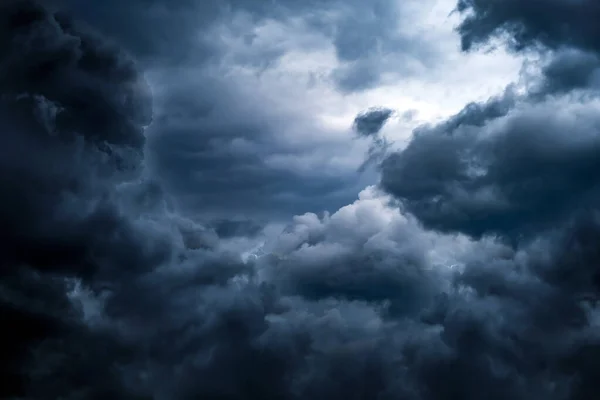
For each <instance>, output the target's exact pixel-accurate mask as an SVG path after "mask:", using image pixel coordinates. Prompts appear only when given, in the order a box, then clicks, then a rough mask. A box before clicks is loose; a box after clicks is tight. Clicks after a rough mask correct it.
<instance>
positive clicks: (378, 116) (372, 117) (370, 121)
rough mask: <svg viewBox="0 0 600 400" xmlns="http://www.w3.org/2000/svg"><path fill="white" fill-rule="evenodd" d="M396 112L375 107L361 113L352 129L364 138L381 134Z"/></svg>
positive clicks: (355, 119)
mask: <svg viewBox="0 0 600 400" xmlns="http://www.w3.org/2000/svg"><path fill="white" fill-rule="evenodd" d="M393 112H394V110H390V109H389V108H384V107H380V108H377V107H374V108H371V109H368V110H367V111H364V112H362V113H360V114H359V115H357V116H356V118H354V123H353V125H352V127H353V128H354V130H355V131H356V132H357V133H358V134H359V135H362V136H371V135H376V134H377V133H379V131H380V130H381V128H383V126H384V125H385V123H386V122H387V121H388V119H389V118H390V117H391V116H392V113H393Z"/></svg>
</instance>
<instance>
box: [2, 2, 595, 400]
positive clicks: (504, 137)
mask: <svg viewBox="0 0 600 400" xmlns="http://www.w3.org/2000/svg"><path fill="white" fill-rule="evenodd" d="M182 4H183V3H182ZM249 4H250V3H249ZM256 4H257V6H258V5H259V4H258V3H256ZM261 4H262V3H261ZM482 4H483V3H482ZM2 7H3V9H2V11H3V12H2V13H0V29H1V30H2V32H4V35H3V36H2V43H3V44H2V46H5V47H3V48H6V49H9V50H10V51H8V52H7V57H6V58H5V59H6V60H8V61H7V63H6V64H4V61H2V62H0V66H1V68H2V69H3V71H7V73H8V74H10V76H7V77H6V79H4V80H3V81H2V84H1V85H0V91H1V94H2V103H0V106H1V112H0V129H1V131H2V138H1V139H0V140H1V141H2V146H0V149H1V150H0V151H1V152H2V154H1V155H2V156H1V157H0V176H1V180H0V184H1V185H2V186H1V187H2V189H3V197H2V207H1V209H0V223H1V224H2V229H3V230H2V231H3V240H2V242H0V243H1V244H0V245H1V246H2V248H1V250H2V251H1V252H0V253H1V254H2V256H1V258H0V262H1V266H2V269H1V272H2V280H1V283H0V311H1V312H0V320H1V322H2V323H1V326H2V327H3V328H5V327H7V326H8V327H10V330H9V331H8V333H9V334H10V336H9V337H7V338H5V340H4V341H3V342H2V345H1V348H0V350H1V351H0V366H1V368H2V373H3V374H5V378H8V381H9V382H10V383H11V384H10V385H3V386H2V387H1V388H0V390H1V391H2V393H0V397H2V398H27V399H47V398H63V399H81V398H113V399H158V400H161V399H191V398H208V399H273V400H276V399H277V400H279V399H290V400H292V399H295V400H300V399H374V398H376V399H398V398H403V399H414V400H447V399H466V400H476V399H481V398H486V399H497V400H504V399H523V400H525V399H527V400H529V399H545V400H546V399H549V400H567V399H578V400H588V399H589V400H592V399H596V398H597V397H598V389H597V388H596V374H597V370H598V360H599V358H598V357H597V355H598V349H599V348H600V347H599V346H600V336H599V335H598V332H599V331H598V323H599V321H600V319H599V314H598V306H597V301H598V294H599V292H600V272H599V271H598V268H597V265H598V262H599V256H600V253H599V251H598V242H599V239H600V219H599V218H600V216H599V214H598V211H597V206H596V200H597V195H596V194H597V186H598V185H597V183H596V178H595V176H596V169H597V168H596V167H597V165H596V164H597V161H596V159H597V157H595V156H596V154H597V143H596V142H597V137H596V136H597V135H596V133H597V132H596V131H597V126H598V121H596V118H595V115H596V112H595V110H597V109H598V100H597V99H595V98H594V97H593V96H591V97H586V96H571V95H570V94H572V93H568V95H563V93H564V91H565V89H561V90H556V91H548V93H549V94H548V95H544V96H538V95H537V94H536V93H534V92H532V93H533V94H532V93H526V94H522V93H520V92H518V91H517V90H516V89H514V90H513V89H510V88H509V90H507V91H506V92H505V93H504V94H502V95H500V96H498V97H496V98H493V99H490V100H489V101H488V102H487V103H483V104H477V103H473V104H471V105H469V106H467V107H466V108H465V110H463V112H461V113H459V114H458V115H457V116H455V117H452V118H450V119H449V120H447V121H445V122H444V123H441V124H439V125H436V126H433V127H432V126H426V127H421V128H419V129H418V130H417V131H416V132H415V134H414V137H413V138H412V140H411V141H410V142H409V144H408V146H407V147H406V148H405V149H403V150H402V151H399V152H395V153H393V154H390V155H389V157H388V158H387V159H386V160H385V161H384V163H383V165H382V182H381V183H382V184H381V185H380V186H381V187H380V188H378V187H369V188H368V189H366V190H364V191H363V192H361V193H360V195H359V197H358V199H357V200H356V201H354V202H353V203H351V204H348V205H346V206H343V207H341V208H339V210H337V211H335V212H333V213H331V214H329V213H325V214H322V215H317V214H313V213H306V214H302V215H299V216H297V217H295V218H294V219H293V220H292V221H291V223H290V224H289V225H288V226H287V227H286V228H285V229H284V230H283V232H281V233H280V234H273V233H272V232H273V227H269V226H268V225H269V223H267V224H266V225H265V226H264V227H261V228H257V227H255V226H254V225H253V221H250V223H249V224H245V223H238V224H235V223H234V224H233V225H234V226H233V227H232V226H231V225H227V224H228V223H230V224H231V222H227V221H226V223H222V222H219V221H214V220H213V221H208V222H209V223H208V224H202V223H201V222H198V221H194V220H191V219H189V218H186V215H185V214H184V213H182V212H181V211H180V210H179V209H178V207H176V205H174V203H177V202H176V201H174V199H172V198H171V196H170V193H169V191H168V190H167V189H165V187H163V186H162V185H160V184H159V183H158V182H157V179H156V176H155V171H153V169H152V165H153V164H152V162H153V161H152V160H145V159H143V158H142V156H143V155H144V156H146V157H147V158H150V159H151V158H152V157H157V155H156V154H152V152H151V151H149V150H148V152H147V153H146V154H142V150H143V147H142V142H143V140H140V138H141V139H143V138H144V135H143V133H144V132H145V131H144V129H145V126H146V125H147V124H148V122H149V116H150V114H151V113H149V110H148V108H147V106H148V103H149V98H148V93H149V92H148V90H147V89H146V88H145V87H144V85H143V84H142V83H141V82H143V80H141V78H140V75H139V72H138V69H137V68H136V67H135V65H134V64H133V63H131V62H130V61H128V60H129V59H128V57H127V56H126V55H125V54H124V53H123V52H122V51H120V50H119V49H117V48H115V47H113V46H108V45H107V44H106V43H105V42H104V41H103V40H101V39H99V38H98V37H97V36H96V35H92V34H89V33H84V32H83V31H80V28H74V26H75V25H74V23H72V22H70V21H69V20H68V18H67V17H66V16H64V15H62V14H56V13H54V12H51V11H47V10H45V9H44V8H42V7H40V6H39V5H36V4H35V3H33V2H30V1H11V2H9V3H6V4H5V5H3V6H2ZM290 7H291V6H290ZM99 17H101V15H99ZM32 43H35V45H36V46H37V50H36V53H35V54H34V55H32V56H31V57H29V56H27V57H26V56H24V55H23V54H22V52H24V53H25V54H28V53H27V52H28V51H33V50H31V49H32V47H31V46H27V44H32ZM46 54H47V57H46V56H45V55H46ZM48 63H50V64H48ZM5 65H6V67H5ZM542 69H543V68H542ZM40 71H43V72H45V73H49V75H47V76H46V78H45V79H43V80H41V79H40V80H36V79H37V78H36V77H38V75H37V74H38V73H40ZM546 71H548V69H546ZM13 75H14V76H13ZM546 75H547V76H551V75H552V74H550V73H547V74H546ZM3 76H4V75H3ZM11 76H13V77H12V78H11ZM543 79H545V78H543ZM578 85H581V84H579V83H578V84H576V85H572V84H568V85H566V86H571V87H578ZM155 89H156V88H155ZM186 93H187V94H188V95H189V92H186ZM550 93H551V94H550ZM113 96H114V97H113ZM167 97H168V96H167ZM167 97H165V98H167ZM165 98H162V99H160V100H158V101H157V103H158V107H157V109H158V112H157V113H156V114H155V115H154V117H153V119H154V121H161V118H162V119H167V120H168V119H169V118H174V119H175V120H176V122H175V124H178V123H181V122H182V121H189V120H194V121H197V120H200V121H202V119H203V118H204V117H205V116H206V115H207V114H210V113H211V107H210V106H207V107H206V108H202V107H199V108H195V109H194V108H193V107H191V106H190V107H189V108H187V107H183V108H178V107H175V110H181V109H186V110H188V111H189V114H185V113H184V114H179V115H178V114H177V113H176V112H174V111H173V109H169V110H171V111H173V114H174V115H172V113H171V112H165V110H166V109H168V107H166V106H163V105H161V101H164V99H165ZM181 98H182V97H179V96H175V97H174V99H181ZM183 98H185V97H183ZM232 98H235V97H232ZM124 99H125V100H124ZM171 100H173V98H171ZM198 104H201V103H193V106H197V105H198ZM228 104H232V103H228ZM232 107H233V108H235V107H240V108H243V107H249V110H250V111H249V112H247V113H245V114H243V115H245V116H247V117H248V118H249V119H250V121H249V122H248V126H250V127H252V126H259V127H260V126H261V125H260V123H261V121H260V118H256V119H252V118H251V116H252V115H253V113H252V112H251V111H252V110H253V108H252V105H249V106H246V105H243V104H233V106H232ZM247 109H248V108H247ZM63 113H64V115H65V117H64V118H66V120H62V118H63V117H61V115H63ZM236 115H238V116H239V115H241V114H236ZM98 118H100V119H101V122H98ZM238 118H239V120H235V118H230V114H227V113H224V112H221V111H218V112H216V113H214V114H212V118H209V121H208V122H207V123H206V125H204V128H206V129H208V127H212V128H213V129H214V131H215V132H221V131H222V132H223V133H222V135H217V134H216V133H215V134H214V135H212V136H211V139H212V140H213V141H217V142H218V139H221V138H223V137H224V139H223V140H225V141H227V140H229V139H231V138H233V137H236V135H235V134H233V135H231V136H229V135H228V133H229V132H230V131H228V129H227V128H228V127H231V126H232V125H235V124H243V122H244V121H245V118H242V117H238ZM232 119H233V121H232ZM63 121H66V122H63ZM253 124H254V125H253ZM191 125H192V126H191V127H186V129H190V130H192V129H193V124H191ZM159 126H160V125H159ZM102 128H107V129H108V130H107V131H105V130H104V129H102ZM109 128H112V129H109ZM151 129H154V128H151ZM259 137H260V135H259ZM163 140H167V139H164V137H163ZM173 140H174V141H175V142H176V141H177V139H173ZM152 141H154V142H153V143H152ZM149 142H151V143H149V147H148V148H151V147H152V146H157V145H158V143H160V140H158V139H157V138H156V137H155V138H150V140H149ZM163 143H164V142H163ZM185 143H186V144H189V143H192V141H189V142H185ZM257 143H258V144H260V143H261V142H260V140H258V141H257ZM230 144H231V147H227V146H220V145H219V144H218V143H217V144H215V145H214V147H209V148H208V149H207V148H203V147H202V146H205V145H206V142H202V141H200V144H198V146H199V148H201V149H202V150H206V151H207V152H208V155H209V157H208V158H205V159H202V161H201V162H200V164H202V165H204V166H205V167H206V168H207V169H208V170H209V171H213V170H211V169H210V164H211V163H210V162H211V160H214V159H215V158H216V159H217V160H218V159H219V157H222V159H223V160H229V159H231V160H237V158H235V157H229V155H221V154H218V153H217V154H216V155H215V154H214V153H213V151H214V150H219V149H223V148H224V147H225V148H228V149H230V150H231V149H233V150H236V151H239V152H240V154H242V155H243V154H250V153H244V152H245V151H246V150H247V146H250V145H249V144H248V143H246V142H244V141H240V140H238V141H234V140H231V143H230ZM181 147H182V149H184V150H185V148H186V145H185V144H183V145H181ZM258 147H260V146H257V148H258ZM250 148H254V147H252V146H250ZM193 150H195V149H193ZM231 151H232V150H231ZM176 153H178V154H182V153H185V151H183V150H182V151H181V152H179V151H178V152H176ZM192 153H194V152H193V151H192ZM259 154H261V155H263V153H259ZM23 155H26V156H23ZM211 157H212V158H211ZM248 157H249V158H250V159H252V157H251V155H248ZM177 159H178V158H177V157H173V160H177ZM241 159H242V160H246V159H245V158H244V157H242V158H241ZM155 161H156V160H154V162H155ZM256 162H258V161H256ZM127 163H131V164H133V166H134V167H135V168H124V165H128V164H127ZM244 165H254V164H252V163H251V162H248V163H246V164H244ZM229 167H230V166H229ZM209 178H210V179H213V181H212V182H213V183H214V188H215V189H218V188H219V185H223V186H226V185H227V184H228V183H227V182H223V181H219V180H218V179H217V178H215V177H210V176H209ZM162 180H163V181H165V179H164V176H163V179H162ZM254 182H255V181H251V182H250V184H253V183H254ZM241 183H243V184H245V183H246V182H241ZM381 189H384V191H386V192H388V193H387V194H386V193H382V192H381ZM223 193H230V195H231V196H239V193H240V192H236V191H232V192H223ZM240 197H242V196H240ZM240 200H247V199H246V198H241V199H240ZM233 220H234V221H236V220H235V219H233ZM237 221H238V222H239V221H240V220H237ZM211 225H212V226H211ZM431 228H434V229H431ZM238 236H244V237H245V238H244V240H246V242H244V241H242V240H240V241H236V240H238V239H239V238H238ZM507 237H509V238H510V239H511V240H504V239H505V238H507ZM261 242H263V243H262V245H261ZM249 244H252V245H253V246H256V247H255V251H254V252H255V254H254V255H255V256H254V257H248V258H246V260H244V259H243V258H242V257H241V255H240V254H241V253H242V251H241V247H242V245H243V246H247V245H249ZM244 250H246V251H247V250H248V249H244ZM5 329H6V328H5Z"/></svg>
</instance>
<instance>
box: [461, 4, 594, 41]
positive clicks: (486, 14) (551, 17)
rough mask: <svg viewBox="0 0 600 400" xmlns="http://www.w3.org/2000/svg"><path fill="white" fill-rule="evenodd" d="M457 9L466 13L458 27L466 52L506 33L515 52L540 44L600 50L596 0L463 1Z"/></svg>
mask: <svg viewBox="0 0 600 400" xmlns="http://www.w3.org/2000/svg"><path fill="white" fill-rule="evenodd" d="M457 8H458V10H459V11H460V12H463V13H466V18H465V19H464V20H463V21H462V23H461V24H460V25H459V27H458V32H459V33H460V34H461V36H462V47H463V49H465V50H468V49H470V48H472V47H474V46H477V45H481V44H485V43H486V42H487V41H488V40H489V39H490V38H492V37H494V36H500V37H503V36H502V34H503V33H507V34H508V37H509V45H510V46H512V47H513V48H514V49H515V50H522V49H524V48H528V47H535V46H536V45H545V46H549V47H551V48H553V49H556V48H560V47H563V46H571V47H577V48H581V49H584V50H592V51H598V50H600V40H599V38H600V30H599V29H600V28H598V24H596V20H597V19H598V17H599V16H600V7H598V3H597V2H595V1H594V0H581V1H571V0H544V1H537V0H526V1H520V0H509V1H503V2H497V1H490V0H459V1H458V7H457Z"/></svg>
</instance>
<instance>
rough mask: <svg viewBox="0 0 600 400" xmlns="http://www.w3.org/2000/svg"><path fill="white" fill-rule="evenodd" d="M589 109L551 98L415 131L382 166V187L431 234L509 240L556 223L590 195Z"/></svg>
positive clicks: (593, 130)
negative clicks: (482, 118)
mask: <svg viewBox="0 0 600 400" xmlns="http://www.w3.org/2000/svg"><path fill="white" fill-rule="evenodd" d="M558 109H560V110H561V111H560V112H559V111H557V110H558ZM594 110H595V106H594V105H593V104H586V103H583V104H569V103H568V101H566V100H564V101H560V100H550V101H548V102H545V103H541V104H538V105H528V104H522V105H521V106H520V107H517V108H516V109H514V110H512V111H511V112H510V113H509V114H507V115H506V116H504V117H501V118H498V119H496V120H493V121H492V122H489V123H488V124H487V125H484V126H477V125H471V124H463V125H460V126H459V127H457V128H455V129H453V130H451V129H447V128H446V126H445V125H442V126H441V127H438V128H443V129H422V130H420V131H418V132H416V133H415V136H414V138H413V139H412V141H411V142H410V143H409V145H408V146H407V148H406V149H404V150H403V151H401V152H398V153H395V154H393V155H391V156H390V157H389V158H388V159H387V160H385V161H384V163H383V166H382V186H383V187H384V188H385V189H386V190H387V191H389V192H390V193H392V194H394V195H395V196H397V197H398V198H399V199H402V200H403V204H404V206H405V207H407V210H409V211H411V212H413V213H414V214H415V215H416V216H417V217H418V218H419V219H421V220H422V221H423V222H424V223H425V224H426V225H427V226H429V227H432V228H436V229H441V230H459V231H464V232H468V233H470V234H473V235H482V234H484V233H488V232H495V233H501V234H508V235H515V234H524V233H525V232H526V231H527V230H528V229H531V227H532V225H536V224H552V223H556V222H558V221H560V220H561V218H563V217H564V216H565V213H567V214H569V213H570V211H571V210H572V209H573V208H579V207H585V206H586V205H590V206H591V205H592V204H593V201H594V199H595V198H597V189H598V182H597V179H596V174H595V172H594V171H595V170H596V168H597V165H596V161H595V160H596V159H597V157H596V154H597V151H598V135H597V125H598V121H597V117H596V112H595V111H594ZM575 115H577V116H575ZM476 119H478V118H476ZM565 132H570V134H569V135H565V134H564V133H565Z"/></svg>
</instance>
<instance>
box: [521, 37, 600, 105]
mask: <svg viewBox="0 0 600 400" xmlns="http://www.w3.org/2000/svg"><path fill="white" fill-rule="evenodd" d="M599 70H600V58H598V55H596V54H594V53H590V52H585V51H581V50H575V49H563V50H561V51H558V52H556V53H553V54H552V55H551V56H550V60H549V61H548V62H546V63H545V64H544V65H543V66H542V71H541V73H542V76H541V81H540V82H539V83H538V84H537V86H534V87H533V88H532V90H531V95H532V97H535V96H536V95H538V96H539V95H548V94H564V93H568V92H570V91H572V90H577V89H594V90H595V89H597V88H598V82H599V81H598V77H599V75H598V71H599Z"/></svg>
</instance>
